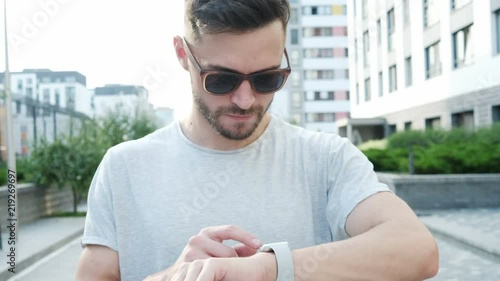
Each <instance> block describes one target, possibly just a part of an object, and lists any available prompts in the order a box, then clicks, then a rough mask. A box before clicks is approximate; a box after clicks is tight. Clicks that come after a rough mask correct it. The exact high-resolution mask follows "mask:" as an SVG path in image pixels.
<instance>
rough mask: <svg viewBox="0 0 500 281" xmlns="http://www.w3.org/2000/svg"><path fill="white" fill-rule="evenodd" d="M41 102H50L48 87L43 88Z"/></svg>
mask: <svg viewBox="0 0 500 281" xmlns="http://www.w3.org/2000/svg"><path fill="white" fill-rule="evenodd" d="M43 102H44V103H49V102H50V89H43Z"/></svg>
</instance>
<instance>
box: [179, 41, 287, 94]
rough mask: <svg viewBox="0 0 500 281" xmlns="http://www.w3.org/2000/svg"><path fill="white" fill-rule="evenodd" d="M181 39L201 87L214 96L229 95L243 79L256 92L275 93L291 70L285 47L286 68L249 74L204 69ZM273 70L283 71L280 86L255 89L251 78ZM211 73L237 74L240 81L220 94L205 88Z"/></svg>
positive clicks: (185, 42) (273, 71)
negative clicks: (197, 73) (198, 77)
mask: <svg viewBox="0 0 500 281" xmlns="http://www.w3.org/2000/svg"><path fill="white" fill-rule="evenodd" d="M182 40H183V42H184V45H185V46H186V49H185V50H186V53H187V55H188V59H189V60H190V61H191V63H192V64H193V65H194V67H195V68H196V70H197V71H198V72H199V74H200V78H201V81H202V83H203V89H204V90H205V91H206V92H207V93H210V94H212V95H215V96H226V95H229V94H231V93H233V92H235V91H236V90H237V89H238V88H239V87H240V85H241V83H243V81H245V80H248V82H249V83H250V85H251V87H252V90H253V91H255V92H256V93H259V94H261V95H266V94H272V93H275V92H277V91H279V90H281V88H283V86H285V83H286V80H287V79H288V75H289V74H290V72H291V70H292V69H291V68H290V60H289V59H288V53H287V51H286V48H285V49H284V54H285V58H286V63H287V67H286V68H277V69H271V70H265V71H260V72H255V73H251V74H242V73H238V72H231V71H223V70H206V69H203V68H202V67H201V65H200V63H199V62H198V60H197V59H196V58H195V57H194V55H193V52H192V51H191V48H190V47H189V44H188V42H187V40H186V38H184V37H183V38H182ZM275 72H279V73H283V75H284V78H283V83H282V84H281V86H280V87H278V88H277V89H275V90H273V91H270V92H261V91H258V90H257V89H255V86H254V84H253V82H252V79H253V78H254V77H255V76H259V75H262V74H268V73H275ZM211 74H226V75H231V76H237V77H239V78H240V81H239V82H238V83H237V84H236V85H235V86H234V89H232V90H231V91H229V92H227V93H222V94H219V93H214V92H211V91H208V90H207V88H206V80H207V77H208V76H209V75H211Z"/></svg>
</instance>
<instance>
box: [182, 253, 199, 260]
mask: <svg viewBox="0 0 500 281" xmlns="http://www.w3.org/2000/svg"><path fill="white" fill-rule="evenodd" d="M198 258H199V257H198V254H197V253H196V252H195V251H187V252H186V254H185V255H184V261H185V262H191V261H194V260H196V259H198Z"/></svg>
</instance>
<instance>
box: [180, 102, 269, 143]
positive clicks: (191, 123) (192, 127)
mask: <svg viewBox="0 0 500 281" xmlns="http://www.w3.org/2000/svg"><path fill="white" fill-rule="evenodd" d="M270 121H271V115H270V114H269V113H266V114H265V115H264V117H263V118H262V121H261V122H260V124H259V126H258V127H257V129H255V131H254V133H253V134H252V135H251V136H250V137H248V138H247V139H244V140H230V139H227V138H225V137H223V136H222V135H220V134H219V133H218V132H217V131H215V129H214V128H212V127H211V126H210V124H209V123H208V121H207V120H206V119H205V118H204V117H203V116H201V114H199V113H198V112H197V109H196V108H193V109H192V110H191V112H190V113H189V114H188V115H187V116H186V117H185V118H184V119H182V120H181V122H180V124H181V129H182V132H183V133H184V135H185V136H186V137H187V138H188V139H189V140H190V141H191V142H193V143H194V144H196V145H199V146H202V147H205V148H208V149H213V150H221V151H230V150H236V149H239V148H243V147H245V146H247V145H249V144H251V143H252V142H254V141H255V140H256V139H258V138H259V137H260V136H261V135H262V133H264V131H265V130H266V128H267V125H268V124H269V122H270Z"/></svg>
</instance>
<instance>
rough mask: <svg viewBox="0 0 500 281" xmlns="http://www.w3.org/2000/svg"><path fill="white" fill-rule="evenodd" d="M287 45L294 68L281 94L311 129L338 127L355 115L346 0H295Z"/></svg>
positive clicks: (294, 116) (279, 99) (289, 110)
mask: <svg viewBox="0 0 500 281" xmlns="http://www.w3.org/2000/svg"><path fill="white" fill-rule="evenodd" d="M290 4H291V8H292V10H291V18H290V21H289V24H288V30H287V34H288V37H287V50H288V54H289V57H290V64H291V67H292V73H291V74H290V77H289V80H288V82H287V85H286V86H285V88H284V89H283V90H282V92H281V93H278V94H277V95H276V97H275V99H276V101H275V104H279V106H280V107H283V106H285V107H286V111H285V113H284V115H287V116H289V119H290V120H291V122H292V123H295V124H297V125H300V126H303V127H305V128H307V129H310V130H314V131H323V132H337V127H336V124H335V121H336V120H337V119H342V118H345V117H348V116H349V96H350V95H349V61H348V58H347V56H348V40H347V7H346V1H345V0H343V1H341V0H329V1H326V0H301V1H299V0H291V1H290Z"/></svg>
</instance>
